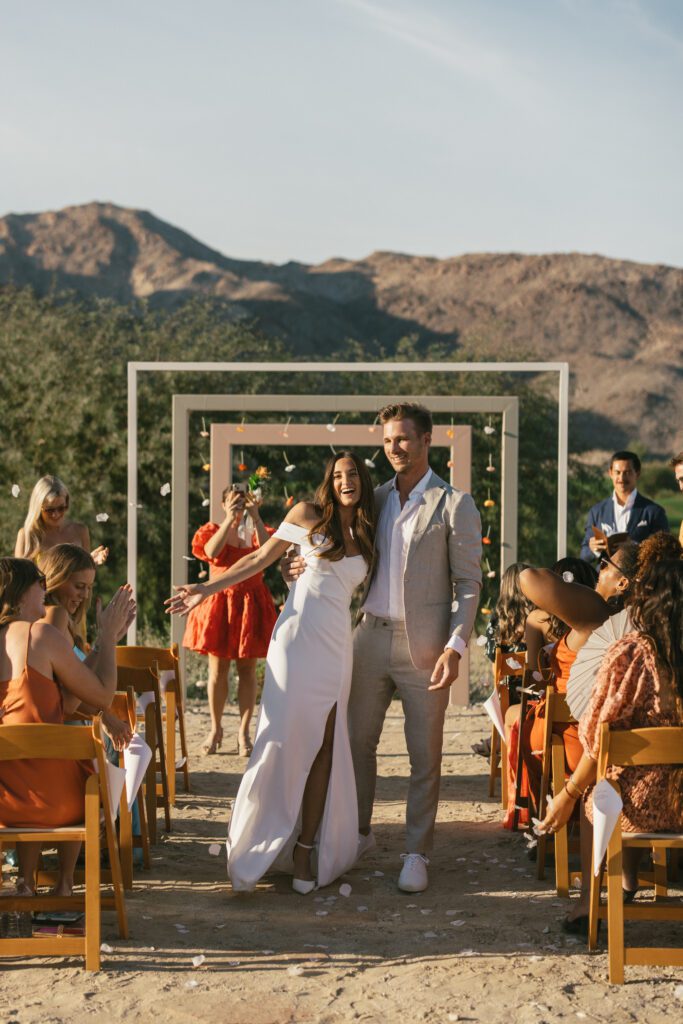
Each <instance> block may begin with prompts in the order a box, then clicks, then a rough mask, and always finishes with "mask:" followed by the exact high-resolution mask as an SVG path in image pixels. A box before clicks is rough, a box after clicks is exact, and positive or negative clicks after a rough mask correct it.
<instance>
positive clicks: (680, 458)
mask: <svg viewBox="0 0 683 1024" xmlns="http://www.w3.org/2000/svg"><path fill="white" fill-rule="evenodd" d="M670 465H671V468H672V469H673V471H674V476H675V477H676V483H677V484H678V489H679V491H683V452H679V453H678V455H674V457H673V459H672V460H671V463H670ZM678 539H679V541H680V542H681V544H683V519H682V520H681V526H680V529H679V531H678Z"/></svg>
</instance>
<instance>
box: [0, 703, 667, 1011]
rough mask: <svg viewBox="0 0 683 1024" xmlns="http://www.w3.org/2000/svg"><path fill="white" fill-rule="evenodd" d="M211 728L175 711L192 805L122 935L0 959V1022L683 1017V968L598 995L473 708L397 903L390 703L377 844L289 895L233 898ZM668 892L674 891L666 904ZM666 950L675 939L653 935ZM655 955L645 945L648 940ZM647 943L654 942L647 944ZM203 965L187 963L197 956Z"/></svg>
mask: <svg viewBox="0 0 683 1024" xmlns="http://www.w3.org/2000/svg"><path fill="white" fill-rule="evenodd" d="M207 722H208V716H207V714H206V712H205V711H204V708H203V706H201V705H196V706H194V707H191V708H190V709H189V711H188V725H189V734H190V749H191V754H192V783H193V793H192V794H191V795H190V796H189V797H185V796H183V795H180V796H179V799H178V805H177V807H176V811H175V815H174V824H173V831H172V832H171V834H170V835H169V836H168V837H164V838H163V839H162V841H161V843H160V844H159V845H158V846H157V847H156V848H155V850H154V851H153V860H152V870H151V871H150V872H147V873H145V872H141V873H138V880H137V882H136V890H135V892H134V894H132V895H131V897H130V898H129V900H128V913H129V921H130V932H131V936H132V938H131V939H130V940H129V941H126V942H122V941H120V940H119V939H118V938H117V935H116V932H115V929H114V927H113V921H112V916H111V915H110V914H106V915H105V923H104V928H103V936H102V937H103V941H105V942H107V943H109V945H111V946H112V947H113V949H114V952H113V953H111V954H107V955H104V957H103V967H104V969H103V971H102V972H101V973H100V974H99V975H88V974H86V973H85V972H84V971H83V970H82V968H81V967H80V966H78V965H77V964H76V962H75V961H56V960H51V961H50V960H45V961H33V962H29V964H28V965H27V964H26V963H20V962H18V961H3V962H2V986H1V988H0V1011H1V1012H0V1019H1V1020H2V1021H13V1022H16V1024H34V1022H35V1024H62V1022H73V1024H79V1022H81V1021H92V1020H103V1021H105V1020H106V1021H107V1022H118V1021H125V1022H126V1024H134V1022H150V1021H159V1022H161V1024H175V1022H183V1024H184V1022H187V1021H191V1020H199V1021H215V1022H219V1024H284V1022H289V1021H292V1022H304V1021H313V1022H316V1024H341V1022H347V1021H368V1022H375V1021H377V1022H380V1021H382V1022H383V1021H402V1022H412V1021H428V1022H445V1021H481V1022H487V1024H497V1022H499V1021H500V1022H503V1021H505V1022H510V1024H512V1022H515V1024H540V1022H542V1021H547V1022H551V1021H581V1020H587V1021H609V1022H610V1024H622V1022H627V1021H640V1022H642V1021H646V1022H652V1024H655V1022H659V1021H662V1022H664V1021H667V1022H672V1021H674V1020H681V1019H682V1018H683V970H680V969H679V970H676V969H667V968H630V969H628V970H627V978H628V979H629V983H628V984H627V985H625V986H623V987H621V988H616V987H614V988H613V987H610V986H609V985H608V984H607V981H606V978H607V974H606V956H605V954H604V952H600V953H598V954H597V955H588V953H587V952H586V951H585V946H584V945H583V944H582V943H580V942H579V941H577V940H575V939H572V938H571V937H566V936H564V935H563V934H562V933H561V931H560V925H559V921H560V919H561V918H562V917H563V916H564V914H565V913H566V903H565V902H564V901H559V900H557V899H556V897H555V895H554V893H553V892H552V891H551V889H550V884H549V883H548V882H538V881H537V880H536V877H535V866H534V865H532V864H531V863H530V862H529V860H528V859H527V857H526V853H525V844H524V842H523V840H522V839H521V838H520V837H518V836H513V835H511V834H509V833H506V832H503V831H502V830H501V829H500V827H499V821H500V810H499V807H498V806H497V805H496V804H495V803H494V802H493V801H489V800H488V799H487V798H486V795H485V794H486V778H485V773H486V770H487V765H486V763H485V762H484V760H483V759H482V758H480V757H476V756H474V755H473V754H471V752H470V743H471V742H472V741H473V740H475V739H478V738H480V736H482V735H483V734H484V732H485V731H486V725H485V718H484V715H483V712H482V710H481V708H472V709H467V710H464V711H452V712H451V713H449V717H448V720H447V725H446V737H445V755H444V783H443V787H442V802H441V806H440V813H439V825H438V828H437V845H436V849H435V851H434V856H433V860H432V866H431V878H432V884H431V886H430V888H429V890H428V891H427V892H426V893H423V894H421V895H418V896H408V895H403V894H400V893H399V892H398V890H397V888H396V878H397V875H398V871H399V870H400V860H399V855H400V853H401V851H402V835H403V828H402V820H403V813H404V800H405V790H406V781H407V774H408V764H407V758H406V755H405V744H404V739H403V721H402V715H401V710H400V706H399V705H398V704H394V705H393V706H392V712H391V715H390V717H389V718H388V721H387V727H386V729H385V731H384V735H383V739H382V746H381V758H380V774H381V778H380V783H379V786H378V799H377V804H376V833H377V838H378V849H377V850H376V851H375V852H373V853H372V854H371V855H369V856H368V858H367V860H366V861H364V862H362V864H361V866H360V867H358V868H357V869H355V870H354V871H352V872H351V873H350V874H349V875H348V876H347V877H346V879H345V881H347V882H348V883H349V884H350V885H351V887H352V892H351V895H350V897H348V898H345V897H343V896H341V895H339V892H338V888H339V886H338V885H334V886H331V887H329V888H328V889H326V890H323V891H321V892H318V893H315V894H312V895H310V896H307V897H301V896H297V895H295V894H294V893H292V891H291V889H290V888H289V886H288V880H287V879H285V878H277V879H274V880H273V881H269V882H268V883H267V884H264V885H263V886H261V887H260V888H259V890H258V891H257V892H256V893H254V894H253V895H250V896H232V895H231V893H230V891H229V888H228V884H227V882H226V875H225V860H224V855H223V851H221V856H220V857H215V856H212V855H210V854H209V846H210V844H212V843H216V842H219V843H222V842H223V840H224V838H225V831H226V825H227V820H228V815H229V810H228V800H229V799H230V798H232V797H233V796H234V794H235V792H236V789H237V785H238V783H239V778H240V775H241V772H242V771H243V767H244V762H243V761H241V760H240V759H239V758H238V757H236V756H235V755H234V754H232V753H230V747H231V744H232V742H233V737H235V735H236V716H235V715H234V713H232V714H231V715H229V716H228V719H227V721H226V729H225V734H226V741H225V744H224V746H226V747H227V748H228V749H227V750H224V751H221V752H220V753H219V754H218V755H217V756H215V757H211V758H203V757H202V756H201V754H200V753H199V749H200V745H201V740H202V738H203V736H204V735H205V732H206V728H207ZM679 895H683V894H682V893H679ZM661 932H662V944H664V943H665V942H666V941H667V937H668V939H670V940H673V939H674V937H675V936H676V935H677V936H678V942H679V944H680V943H681V942H683V934H682V932H683V928H680V927H679V928H678V929H677V930H675V929H674V927H673V926H671V925H667V926H663V927H662V929H661ZM644 934H645V936H646V937H645V939H644V942H647V941H648V940H649V941H650V942H652V935H653V933H652V932H651V931H650V930H649V927H648V931H647V932H645V933H644ZM648 936H649V939H648ZM200 954H201V955H203V956H205V957H206V960H205V962H204V963H203V964H202V966H201V967H199V968H194V967H193V966H192V958H193V957H195V956H198V955H200ZM677 990H679V991H677Z"/></svg>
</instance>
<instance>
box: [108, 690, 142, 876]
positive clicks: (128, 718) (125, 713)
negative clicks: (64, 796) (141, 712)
mask: <svg viewBox="0 0 683 1024" xmlns="http://www.w3.org/2000/svg"><path fill="white" fill-rule="evenodd" d="M109 710H110V711H112V712H113V714H115V715H117V717H118V718H120V719H121V721H122V722H128V724H129V726H130V728H131V729H132V731H133V732H135V726H136V711H135V692H134V690H133V688H132V686H129V687H128V689H127V690H126V692H125V693H123V692H121V691H119V692H118V693H115V694H114V699H113V701H112V703H111V707H110V709H109ZM137 804H138V811H139V814H140V835H139V836H134V835H133V818H132V813H131V811H129V810H128V799H127V793H126V787H125V785H124V787H123V795H122V797H121V806H120V808H119V848H120V850H121V870H122V873H123V884H124V888H125V889H128V890H130V889H132V888H133V850H134V849H136V848H137V849H142V857H143V864H144V866H145V867H146V868H149V866H150V858H149V832H148V829H147V814H146V811H145V801H144V799H143V797H142V788H141V789H140V792H139V796H138V799H137Z"/></svg>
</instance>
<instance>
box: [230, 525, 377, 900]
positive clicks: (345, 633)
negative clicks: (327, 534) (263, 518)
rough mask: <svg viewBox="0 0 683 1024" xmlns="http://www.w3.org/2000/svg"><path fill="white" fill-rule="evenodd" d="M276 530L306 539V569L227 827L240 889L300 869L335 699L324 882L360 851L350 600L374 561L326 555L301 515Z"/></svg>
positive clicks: (321, 865) (322, 849) (273, 654)
mask: <svg viewBox="0 0 683 1024" xmlns="http://www.w3.org/2000/svg"><path fill="white" fill-rule="evenodd" d="M274 536H275V537H277V538H279V539H280V540H286V541H288V542H290V543H292V544H297V545H299V547H300V550H301V554H302V556H303V558H304V559H305V561H306V570H305V572H304V573H303V574H302V575H301V576H300V577H299V578H298V579H297V581H296V582H295V583H294V584H293V585H292V588H291V590H290V592H289V597H288V598H287V603H286V604H285V607H284V609H283V611H282V613H281V615H280V617H279V619H278V620H277V622H276V624H275V628H274V630H273V636H272V639H271V641H270V646H269V648H268V656H267V660H266V675H265V683H264V687H263V696H262V698H261V708H260V713H259V720H258V729H257V731H256V738H255V740H254V750H253V753H252V755H251V758H250V760H249V766H248V768H247V770H246V772H245V773H244V776H243V778H242V782H241V784H240V788H239V791H238V793H237V797H236V799H235V804H234V807H233V812H232V818H231V820H230V827H229V830H228V839H227V843H226V846H227V851H228V874H229V876H230V880H231V882H232V886H233V889H234V890H236V891H242V892H244V891H246V892H248V891H250V890H252V889H253V888H254V887H255V885H256V883H257V882H258V880H259V879H260V878H262V877H263V875H265V874H266V873H267V872H268V871H273V870H282V871H289V872H290V873H291V871H292V867H293V865H292V851H293V849H294V844H295V842H296V840H297V838H298V836H299V829H300V822H301V801H302V798H303V793H304V787H305V785H306V780H307V778H308V774H309V771H310V769H311V765H312V764H313V761H314V760H315V757H316V754H317V753H318V751H319V750H320V747H321V746H322V741H323V735H324V731H325V724H326V722H327V718H328V715H329V713H330V711H331V710H332V708H333V707H334V706H335V704H336V706H337V716H336V721H335V730H334V750H333V755H332V770H331V773H330V781H329V786H328V790H327V799H326V802H325V810H324V813H323V818H322V822H321V824H320V829H319V832H318V837H317V839H316V846H317V872H316V874H317V880H318V885H320V886H324V885H329V884H330V882H333V881H334V880H335V878H338V877H339V876H340V875H342V874H343V873H344V872H345V871H348V870H349V869H350V868H351V867H353V865H354V863H355V861H356V859H357V853H356V851H357V843H358V808H357V802H356V783H355V779H354V774H353V763H352V761H351V749H350V746H349V734H348V727H347V721H346V718H347V703H348V698H349V689H350V686H351V667H352V656H353V647H352V640H351V615H350V611H349V605H350V602H351V596H352V594H353V591H354V590H355V588H356V587H357V586H358V585H359V584H360V583H362V581H363V579H364V578H365V574H366V572H367V565H366V563H365V559H364V558H363V557H362V555H358V556H355V557H347V558H343V559H341V560H340V561H338V562H331V561H329V560H327V559H322V558H319V557H318V554H317V552H318V551H319V550H320V543H318V544H312V543H311V542H310V540H309V539H308V531H307V530H305V529H304V528H303V527H300V526H295V525H293V524H292V523H282V525H281V526H280V527H279V529H278V530H277V531H276V533H275V534H274ZM315 864H316V858H315V857H314V859H313V865H314V868H315Z"/></svg>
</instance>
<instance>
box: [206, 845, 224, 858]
mask: <svg viewBox="0 0 683 1024" xmlns="http://www.w3.org/2000/svg"><path fill="white" fill-rule="evenodd" d="M221 849H222V847H221V844H220V843H211V846H210V847H209V853H210V854H211V856H212V857H220V855H221Z"/></svg>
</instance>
